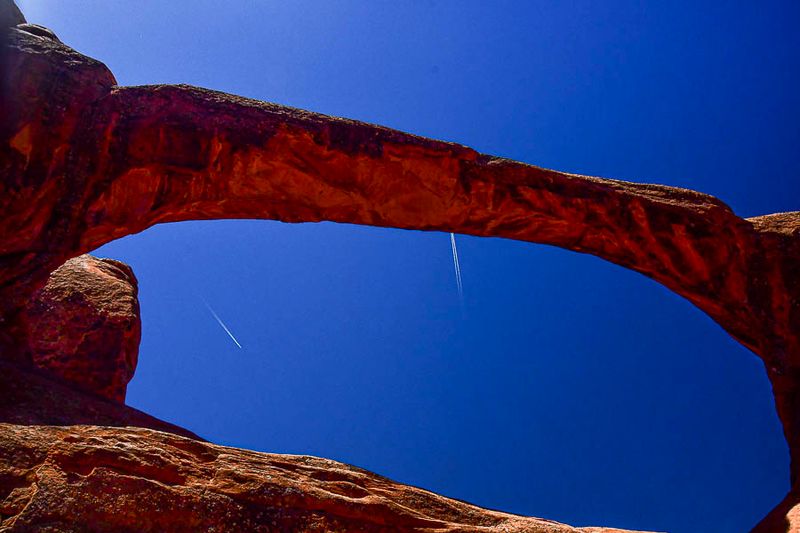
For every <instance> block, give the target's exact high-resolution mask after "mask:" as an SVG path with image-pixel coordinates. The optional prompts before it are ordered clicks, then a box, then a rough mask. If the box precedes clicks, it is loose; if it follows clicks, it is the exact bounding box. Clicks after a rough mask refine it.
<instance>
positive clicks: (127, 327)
mask: <svg viewBox="0 0 800 533" xmlns="http://www.w3.org/2000/svg"><path fill="white" fill-rule="evenodd" d="M136 294H137V287H136V278H135V277H134V275H133V271H132V270H131V269H130V267H129V266H128V265H126V264H124V263H120V262H119V261H114V260H113V259H96V258H94V257H92V256H90V255H82V256H80V257H76V258H74V259H70V260H69V261H67V262H66V263H64V264H63V265H62V266H61V267H59V268H58V269H56V271H55V272H53V273H52V274H51V275H50V278H49V279H48V281H47V284H46V285H45V286H44V287H42V288H41V289H39V291H38V292H37V293H36V294H35V295H34V297H33V299H32V300H31V302H30V303H29V304H28V305H27V306H26V307H25V308H24V310H23V311H22V313H21V316H20V320H19V322H20V324H21V325H22V327H23V331H24V332H25V339H26V340H27V341H28V346H27V347H26V351H28V352H29V353H30V357H31V360H32V363H33V366H35V367H36V368H39V369H41V370H45V371H47V372H48V373H49V374H51V375H53V376H56V377H58V378H61V379H62V380H64V381H67V382H69V383H71V384H73V385H75V386H77V387H78V388H80V389H83V390H85V391H88V392H93V393H95V394H98V395H100V396H103V397H105V398H108V399H110V400H113V401H117V402H121V403H122V402H124V401H125V391H126V389H127V387H128V382H129V381H130V380H131V378H132V377H133V372H134V371H135V370H136V360H137V355H138V353H139V339H140V336H141V322H140V320H139V301H138V300H137V298H136Z"/></svg>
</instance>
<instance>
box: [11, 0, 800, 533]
mask: <svg viewBox="0 0 800 533" xmlns="http://www.w3.org/2000/svg"><path fill="white" fill-rule="evenodd" d="M0 5H5V6H6V7H8V6H9V5H11V4H10V1H9V0H0ZM0 13H5V14H6V15H3V16H2V17H0V21H5V24H6V25H8V26H13V27H9V28H8V30H7V32H6V34H5V43H4V45H3V46H2V50H0V65H2V66H3V70H2V72H0V74H2V79H0V109H2V110H3V114H2V115H0V176H2V182H0V213H1V214H2V217H0V354H2V357H3V358H5V359H7V360H9V361H13V362H14V365H16V367H17V368H23V369H24V368H35V361H34V360H33V357H32V355H31V352H30V350H28V347H29V346H31V345H32V344H33V343H35V341H36V340H35V339H32V338H30V335H31V331H32V330H31V328H29V327H26V326H25V324H26V320H27V319H26V311H25V308H26V306H28V305H29V302H30V301H31V299H32V298H34V295H35V294H36V293H37V291H39V290H40V289H41V287H43V286H44V285H45V284H46V283H47V280H48V276H49V275H50V274H51V272H53V270H55V269H56V268H57V267H59V266H60V265H62V264H63V263H64V262H65V261H66V260H68V259H70V258H72V257H75V256H78V255H80V254H82V253H85V252H88V251H90V250H92V249H94V248H96V247H98V246H100V245H102V244H104V243H107V242H109V241H110V240H113V239H116V238H119V237H122V236H125V235H128V234H131V233H136V232H139V231H142V230H144V229H146V228H148V227H150V226H152V225H154V224H157V223H161V222H171V221H180V220H190V219H214V218H265V219H273V220H281V221H286V222H310V221H320V220H329V221H335V222H347V223H356V224H367V225H375V226H385V227H395V228H407V229H419V230H439V231H447V232H450V231H452V232H459V233H468V234H472V235H481V236H501V237H506V238H512V239H518V240H523V241H529V242H536V243H546V244H551V245H555V246H560V247H563V248H567V249H570V250H575V251H578V252H584V253H591V254H594V255H597V256H599V257H602V258H604V259H607V260H609V261H612V262H614V263H616V264H619V265H621V266H624V267H626V268H630V269H631V270H634V271H636V272H640V273H642V274H644V275H646V276H649V277H651V278H653V279H654V280H656V281H658V282H660V283H662V284H664V285H665V286H666V287H668V288H670V289H672V290H673V291H675V292H676V293H678V294H680V295H682V296H684V297H685V298H687V299H688V300H689V301H691V302H692V303H694V304H695V305H696V306H698V307H699V308H700V309H702V310H703V311H704V312H706V313H707V314H708V315H709V316H711V317H712V318H713V319H714V320H715V321H717V323H719V324H720V326H722V327H723V328H725V329H726V330H727V331H728V332H729V333H730V334H731V335H732V336H733V337H734V338H736V339H737V340H739V341H740V342H741V343H742V344H744V345H745V346H747V347H748V348H750V349H751V350H752V351H753V352H754V353H755V354H757V355H758V356H759V357H761V359H762V360H763V361H764V363H765V368H766V371H767V375H768V376H769V378H770V380H771V382H772V385H773V391H774V394H775V400H776V407H777V410H778V414H779V416H780V419H781V421H782V423H783V426H784V434H785V436H786V439H787V442H788V444H789V451H790V454H791V458H792V467H791V479H792V483H793V485H794V488H793V489H792V491H791V492H790V494H789V496H788V497H787V500H785V502H784V503H783V504H781V506H780V507H779V508H777V509H776V511H775V512H773V513H772V514H771V515H770V517H768V519H767V520H765V522H764V523H763V524H762V526H761V529H760V531H784V530H786V529H788V527H789V519H791V517H792V516H794V514H793V513H796V511H792V508H794V507H795V506H796V504H797V503H798V501H800V500H798V495H799V494H800V488H799V487H800V486H798V483H797V482H798V474H800V214H799V213H783V214H776V215H768V216H764V217H757V218H754V219H748V220H745V219H742V218H740V217H738V216H736V215H735V214H734V213H733V212H732V211H731V210H730V208H728V207H727V206H726V205H725V204H724V203H722V202H721V201H719V200H717V199H716V198H713V197H711V196H707V195H704V194H701V193H697V192H694V191H687V190H683V189H676V188H671V187H663V186H657V185H643V184H634V183H626V182H621V181H614V180H603V179H598V178H592V177H586V176H576V175H571V174H565V173H560V172H556V171H551V170H545V169H541V168H538V167H534V166H530V165H525V164H522V163H518V162H515V161H509V160H504V159H499V158H495V157H492V156H487V155H483V154H479V153H477V152H475V151H474V150H471V149H469V148H467V147H464V146H459V145H455V144H450V143H444V142H439V141H433V140H428V139H423V138H419V137H415V136H412V135H408V134H404V133H401V132H397V131H393V130H389V129H386V128H381V127H378V126H372V125H368V124H363V123H358V122H354V121H349V120H344V119H337V118H333V117H327V116H324V115H318V114H314V113H308V112H305V111H300V110H297V109H291V108H286V107H282V106H279V105H274V104H266V103H263V102H257V101H253V100H247V99H243V98H239V97H236V96H232V95H227V94H223V93H218V92H214V91H208V90H204V89H198V88H194V87H187V86H150V87H117V86H115V81H114V77H113V75H112V74H111V73H110V72H109V71H108V69H107V68H106V67H105V66H104V65H102V64H101V63H99V62H97V61H95V60H93V59H90V58H87V57H85V56H82V55H80V54H78V53H77V52H75V51H74V50H72V49H70V48H69V47H67V46H65V45H63V44H62V43H60V42H59V41H58V39H57V38H55V37H54V36H53V35H52V34H51V33H49V32H47V31H45V30H43V29H41V28H38V27H34V26H30V25H24V24H18V23H19V22H20V17H19V16H18V15H17V13H16V12H15V11H14V10H13V9H10V8H8V9H5V8H4V9H3V10H0ZM9 14H10V15H9ZM15 24H17V25H16V26H15ZM2 29H3V28H0V30H2ZM9 431H10V430H9ZM31 431H33V430H31ZM97 431H100V430H97ZM107 431H108V432H110V435H109V438H112V437H113V434H114V433H115V432H119V431H121V430H107ZM120 435H122V433H120ZM30 436H31V437H32V438H51V437H52V438H55V437H54V436H52V435H46V434H37V433H31V435H30ZM59 438H60V437H59ZM152 438H153V439H155V440H158V439H159V438H162V437H157V436H153V437H152ZM163 438H164V439H167V437H163ZM16 442H18V441H13V442H12V444H10V445H9V446H12V448H13V446H16V444H14V443H16ZM58 442H60V443H63V441H58ZM165 442H167V441H165ZM19 445H20V446H23V445H22V444H19ZM64 445H66V443H64ZM26 446H27V445H26ZM7 450H11V451H7V452H5V453H13V449H7ZM111 450H112V451H110V452H109V454H110V455H111V456H113V455H114V454H118V455H119V456H124V454H125V447H124V446H121V447H119V448H112V449H111ZM6 457H7V456H6ZM91 457H92V458H93V459H92V460H94V458H96V456H91ZM135 457H138V456H135ZM254 460H255V459H254ZM112 463H113V461H112ZM98 464H99V463H98ZM114 464H116V463H114ZM320 464H321V463H320ZM194 467H195V468H198V469H200V470H198V471H201V470H202V468H201V465H200V464H195V465H194ZM332 468H333V467H332ZM97 470H98V472H102V471H103V470H102V468H101V467H99V466H98V468H97ZM92 471H93V469H92V468H91V464H88V465H86V466H85V471H82V472H83V473H78V474H77V475H79V476H85V475H86V474H87V473H88V474H91V472H92ZM65 475H66V478H65V479H66V480H67V481H65V484H63V485H59V487H60V489H59V490H60V491H61V492H55V493H53V494H55V495H54V496H52V497H51V499H50V500H48V502H49V503H50V504H51V505H55V506H58V505H59V502H60V504H61V505H63V506H67V505H71V503H70V502H72V501H73V499H75V500H81V499H82V498H83V496H82V494H83V493H84V492H89V493H91V491H92V490H100V489H99V488H98V487H91V486H87V485H84V484H78V483H77V482H78V481H81V480H83V481H85V480H86V479H88V478H89V477H91V476H90V475H89V476H88V477H85V478H77V477H74V476H72V477H70V476H69V475H68V474H65ZM269 475H272V474H269ZM3 476H6V477H3ZM0 479H10V478H9V477H7V475H6V474H2V473H0ZM103 479H104V478H92V480H95V481H96V482H97V483H99V484H102V483H103V482H104V481H103ZM170 479H172V478H170ZM70 480H72V481H75V482H76V483H75V484H70ZM83 481H82V482H83ZM95 481H92V482H95ZM205 482H206V483H212V482H213V480H206V481H205ZM261 482H263V483H266V481H263V480H262V481H261ZM167 485H168V484H167ZM103 486H105V485H103ZM137 487H138V486H137V485H135V484H133V485H124V484H121V485H114V488H115V490H116V489H118V490H119V491H121V493H120V494H122V493H125V494H126V496H124V497H125V498H128V501H131V502H136V496H135V494H136V490H138V489H137ZM307 488H308V492H306V493H303V495H296V498H295V497H294V496H293V497H292V498H290V499H288V500H286V501H287V502H288V503H287V505H288V506H291V505H294V504H297V505H298V509H297V510H296V512H297V514H296V516H298V517H306V516H307V514H305V513H306V512H307V510H308V509H307V508H306V507H303V506H302V505H304V504H302V505H301V503H298V502H316V499H315V498H317V496H315V494H316V493H314V492H313V491H312V490H311V488H312V486H311V485H309V486H308V487H307ZM395 489H396V490H401V488H400V487H399V486H395ZM253 490H256V489H253ZM298 490H299V489H298ZM402 490H406V489H402ZM409 490H410V489H409ZM125 491H128V492H125ZM301 492H302V491H301ZM37 494H38V493H37ZM47 494H49V493H47ZM334 494H335V493H334ZM45 495H46V494H43V496H42V497H44V496H45ZM59 498H60V499H59ZM120 498H123V496H122V495H120ZM185 501H187V502H188V503H187V504H186V506H184V507H180V506H179V507H175V508H174V512H175V513H188V514H191V513H192V512H193V511H192V509H194V507H192V506H193V505H194V503H192V502H193V500H191V499H190V500H185ZM280 501H283V500H280ZM293 502H294V503H293ZM420 502H421V503H420V505H423V506H424V505H427V504H426V503H424V502H422V501H420ZM137 503H138V502H137ZM408 504H409V507H410V508H413V509H415V510H416V511H415V512H420V513H422V514H423V515H424V516H426V517H427V518H425V520H428V519H432V518H431V515H428V514H425V513H424V512H422V511H421V510H419V508H418V507H416V503H415V500H414V501H409V502H408ZM265 505H266V504H265ZM273 505H277V503H275V502H273ZM313 505H317V504H316V503H314V504H313ZM278 507H281V508H283V507H282V506H278ZM31 509H40V510H41V512H42V513H45V514H44V515H43V516H45V515H46V513H48V512H49V513H53V512H58V511H57V510H53V509H50V508H49V507H46V506H39V507H32V508H31ZM237 509H238V507H237ZM470 509H476V508H470ZM31 512H33V511H31ZM65 512H66V511H65ZM381 512H383V511H382V510H380V509H379V510H376V511H375V513H378V514H380V513H381ZM442 512H445V511H442ZM475 512H478V511H475ZM286 516H289V515H286ZM386 516H388V517H392V519H394V518H397V519H398V520H400V519H401V518H400V515H397V514H388V515H386ZM486 516H488V515H486ZM787 517H789V518H787ZM129 519H130V520H133V519H134V518H133V517H129ZM300 519H301V518H298V520H300ZM302 519H303V520H305V518H302ZM438 519H439V520H444V519H442V518H441V517H439V518H438ZM42 520H44V518H42ZM120 520H122V519H121V518H120ZM387 520H388V518H387ZM402 520H405V518H402ZM458 520H462V519H461V518H459V519H458ZM300 523H301V522H298V524H300ZM459 523H461V522H459ZM463 523H465V524H472V523H473V522H463ZM302 524H306V522H302ZM331 524H332V523H331ZM408 524H409V522H398V523H397V524H391V523H388V522H387V523H386V524H385V526H386V527H387V528H398V529H409V528H411V529H413V528H416V527H418V526H416V525H408ZM120 525H121V523H120ZM175 527H176V528H177V527H179V526H177V525H176V526H175ZM321 527H322V526H321ZM325 527H327V526H325ZM330 527H334V526H330ZM365 527H366V526H365ZM370 527H372V526H370ZM419 527H422V526H419ZM459 527H460V526H459ZM553 527H566V526H553ZM472 530H474V529H472ZM534 531H535V530H534ZM554 531H560V530H558V529H555V530H554Z"/></svg>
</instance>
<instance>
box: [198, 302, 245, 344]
mask: <svg viewBox="0 0 800 533" xmlns="http://www.w3.org/2000/svg"><path fill="white" fill-rule="evenodd" d="M203 303H204V304H206V309H208V311H209V312H210V313H211V316H213V317H214V318H215V319H216V321H217V322H219V325H220V326H222V329H224V330H225V333H227V334H228V337H230V338H231V340H232V341H233V342H235V343H236V346H238V347H239V349H241V348H242V345H241V344H239V341H237V340H236V337H234V336H233V333H231V330H229V329H228V326H226V325H225V323H224V322H223V321H222V319H221V318H220V317H219V316H218V315H217V313H215V312H214V310H213V309H211V306H210V305H208V302H207V301H205V299H204V300H203Z"/></svg>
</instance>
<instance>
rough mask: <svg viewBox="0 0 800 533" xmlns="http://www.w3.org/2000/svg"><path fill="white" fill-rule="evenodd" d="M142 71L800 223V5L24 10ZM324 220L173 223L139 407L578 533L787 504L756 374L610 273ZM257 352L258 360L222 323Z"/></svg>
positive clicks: (115, 66) (157, 254) (140, 377)
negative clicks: (787, 215)
mask: <svg viewBox="0 0 800 533" xmlns="http://www.w3.org/2000/svg"><path fill="white" fill-rule="evenodd" d="M20 5H21V7H22V8H23V10H24V11H25V13H26V15H27V17H28V19H29V21H31V22H35V23H40V24H43V25H46V26H49V27H51V28H52V29H53V30H55V32H56V33H57V34H58V35H59V36H60V37H61V39H62V40H64V41H65V42H66V43H68V44H70V45H72V46H74V47H75V48H77V49H78V50H80V51H82V52H84V53H86V54H88V55H91V56H93V57H96V58H98V59H100V60H102V61H104V62H105V63H106V64H108V65H109V66H110V67H111V69H112V70H113V71H114V73H115V74H116V76H117V79H118V80H119V81H120V83H122V84H142V83H161V82H163V83H172V82H181V83H191V84H195V85H201V86H206V87H211V88H214V89H220V90H224V91H229V92H233V93H237V94H242V95H246V96H250V97H254V98H259V99H263V100H269V101H274V102H279V103H283V104H288V105H293V106H297V107H302V108H307V109H311V110H314V111H319V112H323V113H328V114H333V115H340V116H347V117H352V118H356V119H361V120H365V121H368V122H376V123H380V124H384V125H387V126H391V127H395V128H399V129H402V130H406V131H410V132H413V133H417V134H421V135H426V136H430V137H434V138H439V139H445V140H450V141H456V142H459V143H463V144H467V145H470V146H472V147H474V148H476V149H478V150H480V151H483V152H487V153H492V154H496V155H502V156H507V157H511V158H514V159H518V160H521V161H526V162H530V163H535V164H539V165H542V166H546V167H551V168H557V169H560V170H566V171H571V172H578V173H585V174H591V175H598V176H606V177H614V178H619V179H626V180H631V181H642V182H655V183H664V184H670V185H678V186H683V187H689V188H693V189H697V190H700V191H704V192H708V193H711V194H714V195H717V196H718V197H720V198H721V199H723V200H724V201H726V202H728V203H729V204H730V205H731V206H732V207H733V208H734V210H735V211H736V212H737V213H739V214H740V215H743V216H753V215H758V214H764V213H772V212H777V211H787V210H798V209H800V201H798V200H799V199H800V195H799V194H798V192H800V191H798V189H799V188H800V187H798V170H800V150H798V146H800V126H799V125H800V102H799V101H798V100H799V99H798V87H799V86H800V32H798V31H797V24H798V22H800V4H799V3H798V2H796V1H785V2H769V1H765V2H736V1H725V2H697V1H674V2H650V3H649V4H648V3H645V2H635V1H627V2H626V1H603V2H594V1H585V2H579V1H563V2H562V1H550V2H545V1H534V0H531V1H519V2H478V1H466V0H460V1H434V0H428V1H422V0H420V1H403V2H390V1H376V0H370V1H361V2H355V1H351V2H336V1H322V0H318V1H310V0H293V1H291V2H284V1H277V0H274V1H266V0H264V1H259V2H256V1H230V2H219V1H214V2H211V1H206V0H201V1H192V2H188V1H186V2H178V1H170V2H163V1H152V0H151V1H137V2H123V1H121V0H120V1H109V0H102V1H101V0H84V1H66V0H58V1H56V0H47V1H45V0H26V1H23V2H21V3H20ZM458 243H459V246H460V252H461V266H462V269H463V279H464V292H465V303H464V310H463V312H462V309H461V308H460V306H459V300H458V294H457V291H456V284H455V279H454V274H453V267H452V262H451V257H450V245H449V242H448V237H447V235H446V234H441V233H422V232H407V231H395V230H384V229H376V228H367V227H357V226H346V225H333V224H328V223H323V224H304V225H286V224H279V223H274V222H263V221H235V222H234V221H218V222H203V223H183V224H173V225H162V226H158V227H155V228H152V229H150V230H148V231H146V232H144V233H142V234H140V235H136V236H132V237H128V238H125V239H122V240H120V241H117V242H114V243H111V244H110V245H107V246H105V247H103V248H102V249H100V250H99V251H98V252H97V254H98V255H103V256H110V257H114V258H118V259H121V260H124V261H126V262H128V263H130V264H131V265H132V266H133V267H134V269H135V271H136V273H137V275H138V277H139V280H140V285H141V304H142V317H143V329H144V332H143V342H142V347H141V353H140V362H139V369H138V371H137V373H136V377H135V378H134V380H133V382H132V383H131V385H130V388H129V394H128V398H129V403H130V404H131V405H133V406H135V407H138V408H140V409H143V410H145V411H148V412H150V413H153V414H155V415H157V416H159V417H162V418H164V419H166V420H169V421H171V422H175V423H178V424H180V425H183V426H185V427H187V428H189V429H191V430H193V431H196V432H197V433H199V434H200V435H202V436H204V437H206V438H208V439H210V440H212V441H215V442H218V443H223V444H229V445H234V446H241V447H246V448H253V449H257V450H264V451H272V452H288V453H303V454H312V455H318V456H323V457H329V458H333V459H338V460H341V461H345V462H348V463H352V464H356V465H358V466H361V467H364V468H368V469H370V470H373V471H375V472H378V473H381V474H384V475H387V476H389V477H392V478H394V479H397V480H399V481H403V482H406V483H410V484H413V485H418V486H421V487H424V488H427V489H431V490H434V491H436V492H440V493H443V494H445V495H448V496H452V497H456V498H460V499H464V500H467V501H470V502H474V503H476V504H478V505H482V506H486V507H490V508H497V509H501V510H505V511H510V512H515V513H521V514H527V515H536V516H542V517H546V518H550V519H555V520H560V521H564V522H568V523H570V524H575V525H607V526H617V527H626V528H634V529H653V530H668V531H671V532H686V533H689V532H692V533H694V532H698V531H702V532H705V533H714V532H726V533H727V532H734V531H745V530H747V529H748V528H749V527H751V526H752V525H753V524H754V523H755V522H756V521H758V520H759V519H760V518H761V517H762V516H763V515H764V514H765V513H766V512H767V511H768V510H769V509H770V508H771V507H772V506H773V505H774V504H775V503H777V502H778V501H779V500H780V498H781V497H782V496H783V494H784V492H785V491H786V490H787V488H788V454H787V450H786V445H785V443H784V441H783V437H782V434H781V430H780V425H779V423H778V420H777V417H776V415H775V412H774V408H773V403H772V397H771V394H770V389H769V383H768V381H767V379H766V377H765V374H764V371H763V367H762V365H761V363H760V361H759V360H758V359H757V358H756V357H755V356H753V355H752V354H751V353H749V352H748V351H746V350H745V349H744V348H742V347H740V346H739V345H738V344H736V343H735V342H734V341H732V340H731V339H730V338H729V337H728V336H727V335H726V334H725V333H724V332H723V331H722V330H721V329H720V328H719V327H718V326H716V325H715V324H714V323H712V322H711V320H710V319H708V318H707V317H706V316H705V315H703V314H702V313H700V312H699V311H697V310H696V309H694V308H693V307H692V306H690V305H689V304H688V303H687V302H685V301H683V300H682V299H680V298H679V297H677V296H675V295H673V294H671V293H669V292H668V291H667V290H666V289H664V288H662V287H661V286H659V285H656V284H655V283H654V282H652V281H650V280H648V279H646V278H644V277H642V276H640V275H638V274H635V273H632V272H629V271H625V270H623V269H621V268H618V267H616V266H613V265H610V264H608V263H605V262H603V261H601V260H598V259H596V258H593V257H589V256H582V255H578V254H573V253H569V252H565V251H562V250H558V249H553V248H549V247H544V246H535V245H530V244H525V243H518V242H513V241H506V240H500V239H478V238H472V237H459V238H458ZM203 298H205V299H206V300H207V301H208V302H209V303H210V304H211V305H212V307H214V309H215V310H216V311H217V313H218V314H219V315H220V317H221V318H222V319H223V320H224V321H225V322H226V323H227V324H228V326H229V327H230V328H231V330H232V331H233V333H234V334H235V335H236V336H237V338H238V339H239V341H240V342H241V344H242V345H243V349H239V348H237V347H236V346H235V345H234V344H233V343H232V342H231V340H230V339H229V338H228V337H227V335H226V334H225V332H224V331H223V330H222V329H221V328H220V327H219V326H218V325H217V323H216V322H215V321H214V319H213V317H212V316H211V314H210V313H209V312H208V310H207V309H206V308H205V307H204V306H203V304H202V299H203Z"/></svg>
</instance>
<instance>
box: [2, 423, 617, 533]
mask: <svg viewBox="0 0 800 533" xmlns="http://www.w3.org/2000/svg"><path fill="white" fill-rule="evenodd" d="M0 473H2V474H0V475H2V478H0V501H1V502H2V503H0V515H3V516H6V517H9V516H10V517H11V518H7V519H6V520H5V521H4V522H3V527H9V528H11V530H13V531H43V530H48V531H74V530H82V529H81V527H77V528H76V525H77V524H80V525H89V524H91V527H87V528H86V530H87V531H88V530H92V531H116V532H120V531H137V532H151V531H152V532H162V531H186V532H197V531H219V532H226V531H230V532H240V531H248V532H249V531H252V532H258V531H262V532H272V531H366V532H379V531H419V532H428V531H429V532H434V531H435V532H437V533H455V532H465V533H466V532H476V533H477V532H486V533H490V532H496V533H501V532H507V533H514V532H519V533H522V532H525V533H581V532H582V533H590V532H594V533H614V532H615V531H616V532H619V531H620V530H614V529H604V528H573V527H570V526H566V525H563V524H559V523H556V522H551V521H548V520H541V519H537V518H526V517H521V516H515V515H511V514H506V513H500V512H496V511H489V510H486V509H481V508H478V507H475V506H472V505H469V504H467V503H464V502H460V501H456V500H451V499H448V498H444V497H442V496H439V495H436V494H433V493H431V492H428V491H425V490H422V489H418V488H415V487H410V486H407V485H402V484H399V483H396V482H393V481H391V480H388V479H386V478H383V477H380V476H377V475H375V474H372V473H370V472H367V471H365V470H361V469H359V468H355V467H353V466H349V465H345V464H342V463H338V462H336V461H330V460H327V459H319V458H316V457H308V456H299V455H277V454H266V453H256V452H251V451H247V450H240V449H236V448H227V447H224V446H215V445H213V444H208V443H203V442H199V441H196V440H192V439H187V438H183V437H179V436H176V435H171V434H168V433H160V432H157V431H152V430H148V429H141V428H124V429H120V428H115V429H112V428H105V427H97V426H82V427H66V428H61V427H33V426H13V425H6V424H0Z"/></svg>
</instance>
